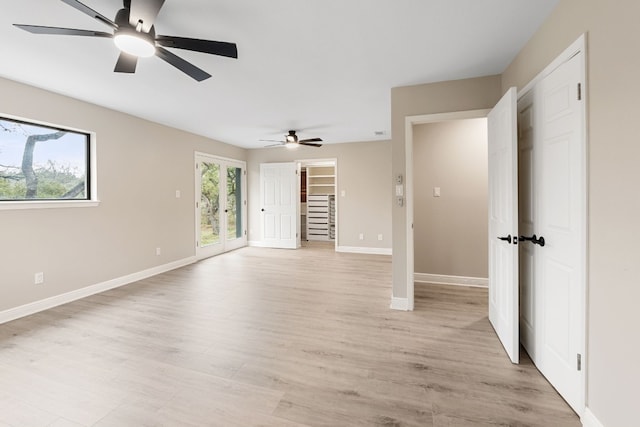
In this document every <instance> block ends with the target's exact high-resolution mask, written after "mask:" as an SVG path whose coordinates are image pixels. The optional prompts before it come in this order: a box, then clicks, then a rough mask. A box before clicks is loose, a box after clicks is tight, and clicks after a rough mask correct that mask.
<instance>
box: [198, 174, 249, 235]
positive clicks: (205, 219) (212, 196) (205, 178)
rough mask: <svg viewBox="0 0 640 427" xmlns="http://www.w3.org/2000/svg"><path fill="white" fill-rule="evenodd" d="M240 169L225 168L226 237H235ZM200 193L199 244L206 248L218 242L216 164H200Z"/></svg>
mask: <svg viewBox="0 0 640 427" xmlns="http://www.w3.org/2000/svg"><path fill="white" fill-rule="evenodd" d="M239 171H240V169H237V168H227V174H226V175H227V176H226V178H227V182H226V194H225V195H224V196H226V197H227V210H228V214H227V236H229V237H230V238H235V237H237V228H236V215H235V213H236V207H237V200H236V199H237V197H236V196H237V195H238V194H237V193H236V192H237V185H238V184H237V181H238V178H239V176H238V174H239ZM201 174H202V180H201V193H202V198H201V201H200V244H201V246H207V245H211V244H214V243H218V242H219V241H220V165H218V164H216V163H206V162H203V163H201Z"/></svg>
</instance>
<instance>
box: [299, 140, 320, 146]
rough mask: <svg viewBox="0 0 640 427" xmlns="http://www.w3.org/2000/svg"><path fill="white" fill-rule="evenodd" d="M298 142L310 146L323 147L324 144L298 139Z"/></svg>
mask: <svg viewBox="0 0 640 427" xmlns="http://www.w3.org/2000/svg"><path fill="white" fill-rule="evenodd" d="M298 144H300V145H308V146H309V147H322V144H316V143H313V142H304V141H298Z"/></svg>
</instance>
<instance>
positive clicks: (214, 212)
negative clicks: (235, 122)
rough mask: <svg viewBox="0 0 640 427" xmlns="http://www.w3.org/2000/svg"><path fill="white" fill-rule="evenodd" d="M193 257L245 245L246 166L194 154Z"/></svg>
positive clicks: (209, 254) (229, 160)
mask: <svg viewBox="0 0 640 427" xmlns="http://www.w3.org/2000/svg"><path fill="white" fill-rule="evenodd" d="M195 160H196V162H195V163H196V165H195V168H196V169H195V172H196V173H195V177H196V194H195V195H196V206H195V207H196V209H195V211H196V256H197V257H198V258H206V257H209V256H213V255H217V254H219V253H222V252H227V251H230V250H233V249H237V248H239V247H242V246H246V244H247V233H246V230H247V225H246V224H247V219H246V218H247V215H246V209H247V202H246V165H245V163H244V162H241V161H236V160H231V159H224V158H221V157H215V156H210V155H206V154H203V153H196V158H195Z"/></svg>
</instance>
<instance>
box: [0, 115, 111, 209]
mask: <svg viewBox="0 0 640 427" xmlns="http://www.w3.org/2000/svg"><path fill="white" fill-rule="evenodd" d="M0 118H6V119H8V120H16V121H19V122H25V123H27V124H34V125H38V126H47V127H52V128H56V129H62V130H68V131H71V132H77V133H83V134H86V135H89V161H88V164H87V166H88V169H89V186H90V192H89V194H90V195H91V199H89V200H16V201H13V200H0V211H3V210H21V209H51V208H88V207H95V206H98V205H99V204H100V200H99V199H98V168H97V161H96V145H97V144H96V133H95V132H91V131H87V130H82V129H77V128H73V127H69V126H61V125H58V124H53V123H47V122H44V121H41V120H33V119H27V118H24V117H18V116H14V115H11V114H5V113H1V112H0Z"/></svg>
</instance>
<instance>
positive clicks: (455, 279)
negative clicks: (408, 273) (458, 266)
mask: <svg viewBox="0 0 640 427" xmlns="http://www.w3.org/2000/svg"><path fill="white" fill-rule="evenodd" d="M413 280H414V281H415V282H420V283H434V284H436V285H454V286H473V287H477V288H486V287H488V286H489V279H487V278H484V277H464V276H446V275H443V274H429V273H414V274H413Z"/></svg>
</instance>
